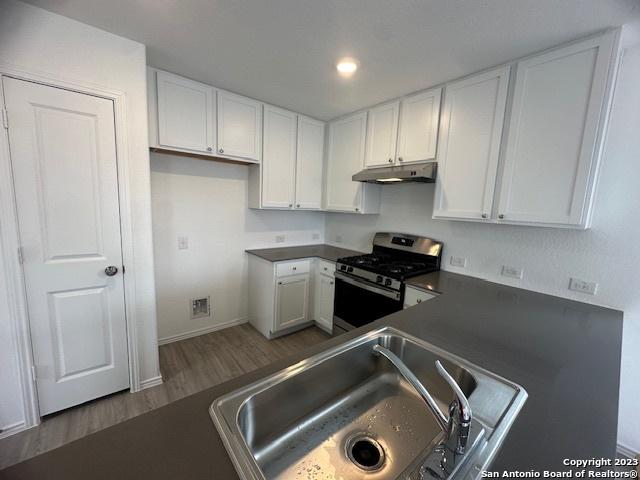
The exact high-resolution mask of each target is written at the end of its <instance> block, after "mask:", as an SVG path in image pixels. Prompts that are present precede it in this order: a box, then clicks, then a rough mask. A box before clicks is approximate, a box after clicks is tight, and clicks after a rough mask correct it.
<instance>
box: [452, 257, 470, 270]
mask: <svg viewBox="0 0 640 480" xmlns="http://www.w3.org/2000/svg"><path fill="white" fill-rule="evenodd" d="M449 263H450V264H451V265H452V266H454V267H460V268H467V259H466V258H465V257H451V260H449Z"/></svg>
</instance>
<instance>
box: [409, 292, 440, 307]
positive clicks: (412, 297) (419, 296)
mask: <svg viewBox="0 0 640 480" xmlns="http://www.w3.org/2000/svg"><path fill="white" fill-rule="evenodd" d="M435 296H436V294H434V293H427V292H425V291H423V290H418V289H417V288H411V287H407V288H406V289H405V291H404V308H409V307H413V306H414V305H417V304H419V303H422V302H424V301H426V300H431V299H432V298H434V297H435Z"/></svg>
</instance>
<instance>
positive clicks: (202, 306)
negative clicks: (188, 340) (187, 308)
mask: <svg viewBox="0 0 640 480" xmlns="http://www.w3.org/2000/svg"><path fill="white" fill-rule="evenodd" d="M209 299H210V297H202V298H192V299H191V318H202V317H209V316H211V309H210V307H209V303H210V302H209Z"/></svg>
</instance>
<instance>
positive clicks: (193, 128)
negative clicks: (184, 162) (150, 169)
mask: <svg viewBox="0 0 640 480" xmlns="http://www.w3.org/2000/svg"><path fill="white" fill-rule="evenodd" d="M154 73H155V72H154ZM155 80H156V82H157V83H156V85H157V99H158V100H157V120H158V124H157V129H158V130H157V133H158V145H159V146H160V147H167V148H177V149H183V150H189V151H193V152H199V153H205V154H207V153H212V152H213V150H215V145H216V138H215V132H216V126H215V122H216V119H215V113H214V112H215V103H214V102H215V89H214V88H213V87H210V86H208V85H204V84H202V83H198V82H194V81H192V80H187V79H186V78H182V77H179V76H177V75H173V74H171V73H167V72H160V71H158V72H157V76H156V79H155Z"/></svg>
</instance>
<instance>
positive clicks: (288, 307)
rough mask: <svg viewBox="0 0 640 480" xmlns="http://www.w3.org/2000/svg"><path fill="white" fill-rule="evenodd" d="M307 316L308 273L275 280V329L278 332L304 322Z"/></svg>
mask: <svg viewBox="0 0 640 480" xmlns="http://www.w3.org/2000/svg"><path fill="white" fill-rule="evenodd" d="M308 317H309V274H306V273H304V274H301V275H292V276H290V277H283V278H278V279H277V280H276V314H275V329H274V331H276V332H278V331H280V330H284V329H286V328H289V327H293V326H295V325H298V324H299V323H304V322H306V321H307V320H308Z"/></svg>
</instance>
